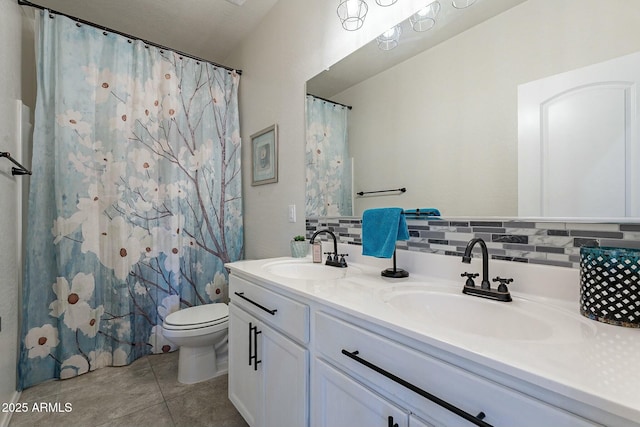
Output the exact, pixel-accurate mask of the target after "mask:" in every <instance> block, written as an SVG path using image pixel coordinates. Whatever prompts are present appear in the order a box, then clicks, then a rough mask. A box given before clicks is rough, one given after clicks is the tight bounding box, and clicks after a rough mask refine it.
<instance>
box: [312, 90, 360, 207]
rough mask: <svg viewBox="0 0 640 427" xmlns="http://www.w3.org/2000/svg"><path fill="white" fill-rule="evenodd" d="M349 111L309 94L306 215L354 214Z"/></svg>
mask: <svg viewBox="0 0 640 427" xmlns="http://www.w3.org/2000/svg"><path fill="white" fill-rule="evenodd" d="M348 112H349V110H348V108H347V107H345V106H343V105H339V104H334V103H332V102H328V101H325V100H323V99H320V98H316V97H315V96H313V95H307V101H306V115H307V117H306V123H307V129H306V138H307V141H306V149H305V157H306V159H305V160H306V165H307V168H306V175H307V176H306V192H305V194H306V208H305V215H306V216H307V217H316V216H351V215H353V207H352V203H353V202H352V200H353V199H352V197H353V192H352V172H351V158H350V157H349V147H348V140H347V116H348Z"/></svg>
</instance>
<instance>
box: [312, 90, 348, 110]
mask: <svg viewBox="0 0 640 427" xmlns="http://www.w3.org/2000/svg"><path fill="white" fill-rule="evenodd" d="M307 95H309V96H313V97H314V98H317V99H319V100H320V101H325V102H330V103H332V104H336V105H340V106H342V107H345V108H348V109H349V110H351V109H352V108H353V107H352V106H351V105H346V104H340V103H339V102H336V101H332V100H330V99H326V98H322V97H319V96H318V95H314V94H312V93H307Z"/></svg>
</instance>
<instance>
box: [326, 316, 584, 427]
mask: <svg viewBox="0 0 640 427" xmlns="http://www.w3.org/2000/svg"><path fill="white" fill-rule="evenodd" d="M314 332H315V335H314V336H315V340H316V343H317V344H316V351H317V352H318V353H319V354H320V355H321V357H322V358H326V359H327V360H329V361H330V362H331V363H333V364H334V365H337V366H338V367H340V368H341V369H343V370H345V371H346V372H348V373H349V374H350V375H352V376H353V377H354V378H355V379H357V380H359V381H362V382H363V383H365V384H369V386H370V387H372V388H373V389H374V390H381V391H384V392H385V393H387V394H388V395H389V396H390V397H393V398H396V399H399V400H400V401H401V404H402V405H406V406H408V407H409V408H410V409H411V412H414V413H416V414H417V415H419V416H420V417H423V418H425V419H426V420H428V421H429V422H432V423H433V424H435V425H446V426H472V425H473V424H471V423H470V422H469V421H467V420H465V419H464V418H461V417H460V415H458V414H455V413H453V412H451V411H449V410H447V409H445V408H443V407H442V406H440V405H438V404H436V403H434V402H432V401H431V400H429V399H427V398H425V397H424V396H423V395H421V394H420V392H419V391H416V390H411V389H410V388H408V387H407V384H406V383H409V385H412V386H415V387H416V388H417V389H418V390H420V391H424V392H426V393H428V394H431V395H433V396H435V397H436V398H439V399H441V400H443V401H445V402H447V403H448V404H451V405H453V406H455V407H457V408H459V409H460V410H462V411H463V412H466V413H467V414H470V415H471V416H472V417H475V416H477V415H478V414H480V413H481V412H482V413H484V414H485V415H486V418H484V419H483V421H484V422H486V423H488V424H489V425H492V426H494V427H498V426H519V427H525V426H547V425H548V426H554V427H587V426H589V427H593V426H596V425H597V424H594V423H592V422H590V421H587V420H585V419H583V418H581V417H578V416H576V415H574V414H571V413H569V412H566V411H564V410H562V409H560V408H557V407H554V406H551V405H548V404H546V403H544V402H541V401H539V400H537V399H534V398H532V397H529V396H526V395H524V394H522V393H520V392H517V391H515V390H513V389H510V388H507V387H504V386H502V385H499V384H497V383H495V382H493V381H490V380H487V379H485V378H483V377H479V376H476V375H474V374H472V373H471V372H469V371H466V370H463V369H461V368H458V367H456V366H454V365H451V364H449V363H446V362H443V361H441V360H439V359H436V358H433V357H431V356H428V355H426V354H424V353H421V352H418V351H416V350H413V349H411V348H409V347H407V346H404V345H401V344H399V343H397V342H394V341H392V340H390V339H387V338H385V337H382V336H380V335H378V334H375V333H373V332H371V331H368V330H366V329H363V328H360V327H358V326H355V325H353V324H351V323H348V322H346V321H344V320H341V319H337V318H336V317H333V316H331V315H329V314H326V313H323V312H318V313H316V317H315V330H314ZM343 350H344V351H345V352H346V353H349V354H345V352H343ZM356 352H357V353H356ZM353 356H355V357H353ZM356 359H357V360H356ZM386 374H391V376H395V380H393V379H390V378H389V375H386ZM398 380H399V381H398ZM403 381H405V382H406V383H405V384H401V383H402V382H403Z"/></svg>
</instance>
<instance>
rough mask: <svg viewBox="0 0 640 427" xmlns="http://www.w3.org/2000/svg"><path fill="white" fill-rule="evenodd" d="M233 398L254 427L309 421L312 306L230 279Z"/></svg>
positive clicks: (298, 425)
mask: <svg viewBox="0 0 640 427" xmlns="http://www.w3.org/2000/svg"><path fill="white" fill-rule="evenodd" d="M229 289H230V296H231V303H230V304H229V399H230V400H231V402H233V404H234V405H235V406H236V408H237V409H238V411H239V412H240V414H241V415H242V416H243V417H244V419H245V420H246V421H247V423H248V424H249V425H250V426H251V427H305V426H307V425H308V421H307V420H308V412H309V411H308V401H309V400H308V372H309V352H308V350H307V349H306V348H305V344H306V343H307V342H308V337H309V332H308V327H309V326H308V325H309V307H308V306H307V305H305V304H301V303H299V302H297V301H294V300H292V299H289V298H287V297H284V296H282V295H280V294H277V293H275V292H271V291H269V290H267V289H265V288H262V287H260V286H258V285H255V284H253V283H250V282H248V281H246V280H244V279H242V278H239V277H234V276H231V279H230V282H229Z"/></svg>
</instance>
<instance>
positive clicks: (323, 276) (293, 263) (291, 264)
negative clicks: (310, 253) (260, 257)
mask: <svg viewBox="0 0 640 427" xmlns="http://www.w3.org/2000/svg"><path fill="white" fill-rule="evenodd" d="M263 268H264V270H265V271H266V272H267V273H270V274H273V275H275V276H279V277H285V278H288V279H302V280H335V279H342V278H345V277H349V276H352V275H355V274H359V273H361V272H362V270H360V269H359V268H358V267H354V266H348V267H344V268H340V267H331V266H328V265H325V264H315V263H313V262H311V261H310V260H309V259H306V258H304V259H302V260H283V261H274V262H270V263H268V264H265V265H264V266H263Z"/></svg>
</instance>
